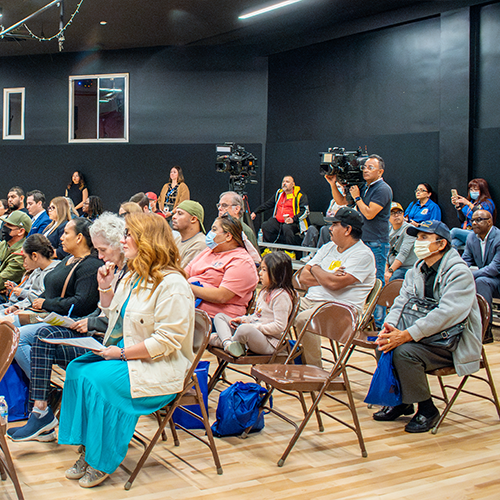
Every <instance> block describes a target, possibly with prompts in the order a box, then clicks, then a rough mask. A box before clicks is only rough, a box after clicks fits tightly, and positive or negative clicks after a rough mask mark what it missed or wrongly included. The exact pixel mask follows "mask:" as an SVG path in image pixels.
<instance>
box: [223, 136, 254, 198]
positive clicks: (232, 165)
mask: <svg viewBox="0 0 500 500" xmlns="http://www.w3.org/2000/svg"><path fill="white" fill-rule="evenodd" d="M216 152H217V161H216V162H215V169H216V171H217V172H222V173H227V174H229V176H230V177H229V188H230V189H231V190H233V191H236V192H237V193H240V194H241V193H242V192H243V188H244V186H245V184H247V183H248V182H249V183H250V184H257V182H258V181H257V179H249V178H248V177H250V176H254V175H256V173H257V171H256V170H257V158H256V157H255V156H254V155H253V154H252V153H249V152H248V151H245V148H244V147H243V146H239V145H237V144H235V143H234V142H225V143H224V144H221V145H217V146H216Z"/></svg>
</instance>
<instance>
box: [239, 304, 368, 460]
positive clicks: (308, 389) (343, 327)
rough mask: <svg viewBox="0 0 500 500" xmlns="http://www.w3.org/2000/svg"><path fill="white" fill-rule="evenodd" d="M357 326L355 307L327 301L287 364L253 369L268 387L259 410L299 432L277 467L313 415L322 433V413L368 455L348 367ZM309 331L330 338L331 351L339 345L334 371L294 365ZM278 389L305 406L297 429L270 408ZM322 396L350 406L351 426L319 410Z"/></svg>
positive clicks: (298, 341)
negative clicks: (350, 433)
mask: <svg viewBox="0 0 500 500" xmlns="http://www.w3.org/2000/svg"><path fill="white" fill-rule="evenodd" d="M356 326H357V314H356V311H355V310H354V308H352V307H350V306H348V305H346V304H340V303H336V302H327V303H325V304H322V305H321V306H319V307H318V308H317V309H316V310H315V311H314V312H313V314H312V315H311V317H310V318H309V320H308V321H307V322H306V324H305V325H304V327H303V328H302V330H301V332H300V333H299V337H298V340H297V345H296V347H294V349H293V350H292V352H291V353H290V354H289V356H288V358H287V360H286V362H285V364H284V365H277V364H269V365H257V366H254V367H252V375H254V376H255V377H256V379H257V380H258V381H259V382H265V383H266V385H267V386H268V388H269V391H268V394H267V395H266V396H265V398H264V399H263V401H262V405H261V408H260V411H264V409H265V410H268V411H269V412H271V413H273V414H275V415H277V416H279V417H280V418H282V419H283V420H285V421H287V422H288V423H290V424H292V425H293V426H294V427H295V428H296V431H295V433H294V435H293V437H292V439H291V440H290V442H289V444H288V447H287V448H286V450H285V452H284V453H283V455H282V457H281V458H280V460H279V461H278V465H279V466H280V467H281V466H282V465H283V464H284V463H285V460H286V458H287V457H288V455H289V453H290V452H291V450H292V448H293V446H294V445H295V443H296V442H297V440H298V438H299V437H300V435H301V433H302V431H303V430H304V428H305V426H306V425H307V423H308V421H309V419H310V418H311V416H312V415H313V413H314V414H315V415H316V419H317V421H318V427H319V430H320V431H323V423H322V420H321V414H323V415H327V416H328V417H330V418H332V419H333V420H335V421H337V422H339V423H341V424H343V425H345V426H346V427H348V428H349V429H351V430H353V431H354V432H355V433H356V436H357V438H358V442H359V446H360V449H361V454H362V456H363V457H366V456H367V453H366V448H365V445H364V441H363V435H362V433H361V427H360V424H359V419H358V415H357V412H356V406H355V404H354V399H353V396H352V391H351V387H350V385H349V379H348V377H347V372H346V367H345V360H346V356H347V353H348V352H349V348H350V347H351V344H352V340H353V338H354V335H355V334H356ZM306 330H307V331H309V332H312V333H315V334H317V335H321V336H323V337H326V338H328V339H329V341H330V344H331V346H332V349H334V344H336V346H335V348H336V349H337V352H338V355H337V358H336V360H335V362H334V364H333V367H332V368H331V370H329V371H326V370H323V369H321V368H318V367H315V366H308V365H295V364H293V357H294V351H295V349H298V344H299V343H300V341H301V340H302V337H303V335H304V332H305V331H306ZM275 389H277V390H281V391H286V393H287V392H291V391H293V392H297V393H298V397H299V399H300V401H301V405H302V410H303V412H304V418H303V420H302V422H301V423H300V424H299V425H298V426H297V424H296V423H295V422H293V421H292V420H290V419H289V418H288V417H286V416H285V415H283V414H281V413H280V412H279V411H278V410H277V409H276V404H275V407H274V408H270V407H269V406H268V405H267V403H268V401H269V398H270V397H271V395H272V393H273V392H274V390H275ZM330 392H334V393H336V394H335V395H333V394H330ZM339 392H345V393H346V395H347V401H345V400H342V399H340V398H339V397H338V396H337V394H338V393H339ZM304 393H310V394H311V398H312V401H313V403H312V404H311V406H310V407H309V408H307V405H306V402H305V398H304ZM323 396H327V397H329V398H331V399H332V400H334V401H336V402H337V403H341V404H342V405H344V406H347V408H348V409H349V410H350V413H351V417H352V424H351V423H350V422H347V421H344V420H341V419H340V418H339V417H338V416H337V415H333V414H331V413H329V412H327V411H326V410H323V409H320V407H319V403H320V401H321V400H322V398H323ZM249 431H250V429H246V431H245V435H246V434H248V432H249Z"/></svg>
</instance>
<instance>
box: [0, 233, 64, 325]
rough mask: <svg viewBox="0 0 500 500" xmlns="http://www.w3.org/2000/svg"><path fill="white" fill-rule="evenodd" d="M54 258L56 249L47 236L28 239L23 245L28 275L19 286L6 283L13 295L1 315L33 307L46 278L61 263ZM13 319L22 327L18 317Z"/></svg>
mask: <svg viewBox="0 0 500 500" xmlns="http://www.w3.org/2000/svg"><path fill="white" fill-rule="evenodd" d="M53 257H54V249H53V248H52V245H51V244H50V241H49V240H48V239H47V238H46V237H45V236H43V235H41V234H32V235H31V236H28V238H26V241H25V242H24V244H23V259H24V268H25V269H26V274H25V276H24V278H23V281H22V282H21V283H20V284H19V285H17V286H15V284H13V285H14V286H11V285H10V283H11V282H6V283H5V286H6V287H7V288H8V289H9V288H10V289H11V295H10V298H9V301H8V302H6V303H5V304H2V306H1V308H2V311H1V312H0V314H1V315H5V314H11V313H13V312H15V311H17V310H19V309H26V308H28V307H31V305H32V303H33V301H34V300H35V299H37V298H38V296H39V295H40V294H41V293H42V292H43V291H44V290H45V286H44V282H43V281H44V279H45V276H46V275H47V273H49V272H50V271H52V270H53V269H54V268H55V267H56V266H57V265H58V264H59V261H58V260H53ZM12 319H13V322H14V324H15V325H16V326H17V327H19V326H21V324H20V323H19V317H18V316H17V315H12Z"/></svg>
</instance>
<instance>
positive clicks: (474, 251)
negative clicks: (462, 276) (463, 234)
mask: <svg viewBox="0 0 500 500" xmlns="http://www.w3.org/2000/svg"><path fill="white" fill-rule="evenodd" d="M462 258H463V259H464V260H465V262H466V263H467V265H468V266H469V267H470V266H477V267H478V268H479V269H477V270H475V271H472V274H473V275H474V278H479V277H485V278H496V279H497V280H499V283H500V229H498V228H497V227H496V226H493V227H492V228H491V232H490V234H489V235H488V239H487V241H486V248H485V249H484V259H483V256H482V255H481V244H480V243H479V238H478V237H477V236H476V234H475V233H471V234H469V236H468V237H467V242H466V244H465V251H464V254H463V256H462Z"/></svg>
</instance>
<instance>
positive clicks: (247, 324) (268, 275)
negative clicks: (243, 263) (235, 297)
mask: <svg viewBox="0 0 500 500" xmlns="http://www.w3.org/2000/svg"><path fill="white" fill-rule="evenodd" d="M259 275H260V281H261V284H262V290H261V291H260V293H259V296H258V298H257V304H256V306H255V312H254V313H253V314H248V315H246V316H241V317H237V318H231V317H230V316H228V315H227V314H223V313H219V314H217V315H216V316H215V318H214V327H215V330H216V333H213V334H212V336H211V339H210V344H211V345H213V346H216V347H222V348H224V350H225V351H226V352H228V353H229V354H231V355H232V356H234V357H239V356H242V355H243V354H244V353H245V349H246V348H248V349H250V350H251V351H252V352H255V353H257V354H272V353H273V352H274V350H275V348H276V346H277V345H278V343H279V337H280V336H281V334H282V333H283V331H284V330H285V328H286V325H287V323H288V319H289V316H290V313H291V311H292V308H293V297H295V290H294V288H293V284H292V275H293V269H292V261H291V259H290V257H289V256H288V255H286V254H285V253H284V252H273V253H270V254H267V255H266V256H265V257H264V259H263V261H262V264H261V266H260V271H259Z"/></svg>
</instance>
